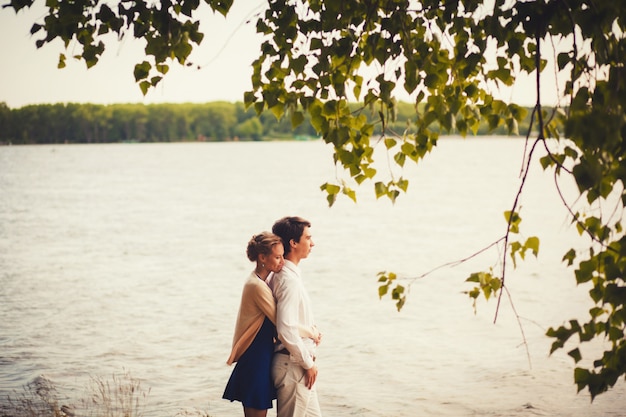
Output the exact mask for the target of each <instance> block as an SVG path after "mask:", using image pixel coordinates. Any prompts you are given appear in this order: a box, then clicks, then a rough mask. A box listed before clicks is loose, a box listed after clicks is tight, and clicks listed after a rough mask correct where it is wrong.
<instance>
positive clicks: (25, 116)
mask: <svg viewBox="0 0 626 417" xmlns="http://www.w3.org/2000/svg"><path fill="white" fill-rule="evenodd" d="M355 108H356V106H355ZM529 113H530V112H529ZM414 115H415V108H414V106H413V105H412V104H408V103H403V102H400V103H398V105H397V108H396V118H395V121H394V122H393V124H392V125H390V126H386V128H387V129H388V130H387V131H389V129H390V130H392V131H394V132H396V133H399V134H402V133H403V132H404V131H405V130H406V129H410V126H411V123H410V120H411V117H414ZM524 123H525V124H526V125H523V124H522V125H520V126H519V129H520V132H524V131H526V128H527V123H528V121H525V122H524ZM377 129H378V130H379V132H378V133H380V130H381V127H380V126H378V127H377ZM477 134H479V135H483V134H506V133H505V128H504V127H500V128H498V129H496V130H494V131H490V129H489V126H488V125H484V126H481V127H480V128H479V130H478V132H477ZM316 136H317V132H315V129H314V128H313V127H312V126H311V124H310V123H309V122H308V120H305V123H302V124H301V125H300V126H299V127H298V128H296V129H295V130H293V129H292V126H291V121H290V118H289V117H283V118H281V119H280V120H277V119H276V118H275V117H274V115H273V114H271V113H263V114H261V115H260V116H257V115H256V113H255V111H254V110H253V109H245V107H244V104H243V103H241V102H236V103H231V102H222V101H219V102H210V103H204V104H198V103H184V104H149V105H144V104H111V105H101V104H78V103H57V104H36V105H28V106H24V107H20V108H16V109H11V108H9V107H8V106H7V105H6V104H5V103H0V143H5V144H8V143H11V144H46V143H112V142H181V141H231V140H253V141H259V140H276V139H293V138H298V137H305V138H311V137H316Z"/></svg>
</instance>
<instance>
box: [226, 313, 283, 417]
mask: <svg viewBox="0 0 626 417" xmlns="http://www.w3.org/2000/svg"><path fill="white" fill-rule="evenodd" d="M275 332H276V327H274V325H273V324H272V322H271V321H270V320H269V319H268V318H267V317H266V318H265V320H264V321H263V325H262V326H261V329H260V330H259V332H258V333H257V335H256V337H255V338H254V340H253V341H252V344H251V345H250V347H249V348H248V349H247V350H246V351H245V352H244V353H243V355H241V357H240V358H239V360H238V361H237V363H236V364H235V369H233V373H232V374H231V375H230V379H229V380H228V384H226V389H225V390H224V395H223V396H222V398H224V399H227V400H230V401H241V402H242V404H243V406H244V407H250V408H256V409H258V410H267V409H268V408H272V400H274V399H275V398H276V389H275V388H274V382H273V381H272V356H273V355H274V334H275Z"/></svg>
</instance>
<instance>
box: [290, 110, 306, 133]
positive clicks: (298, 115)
mask: <svg viewBox="0 0 626 417" xmlns="http://www.w3.org/2000/svg"><path fill="white" fill-rule="evenodd" d="M303 121H304V115H303V114H302V112H301V111H295V112H293V113H292V114H291V128H292V129H295V128H296V127H298V126H300V125H301V124H302V122H303Z"/></svg>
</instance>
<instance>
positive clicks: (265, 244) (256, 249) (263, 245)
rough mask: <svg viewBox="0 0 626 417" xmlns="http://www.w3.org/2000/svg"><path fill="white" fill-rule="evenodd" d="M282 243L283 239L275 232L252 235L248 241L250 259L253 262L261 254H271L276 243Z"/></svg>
mask: <svg viewBox="0 0 626 417" xmlns="http://www.w3.org/2000/svg"><path fill="white" fill-rule="evenodd" d="M279 243H280V244H282V243H283V242H282V240H281V239H280V238H279V237H278V236H276V235H275V234H273V233H270V232H261V233H259V234H258V235H254V236H252V239H250V241H249V242H248V248H247V250H246V254H247V255H248V259H250V260H251V261H252V262H256V260H257V259H258V258H259V255H269V254H270V253H272V248H273V247H274V245H277V244H279Z"/></svg>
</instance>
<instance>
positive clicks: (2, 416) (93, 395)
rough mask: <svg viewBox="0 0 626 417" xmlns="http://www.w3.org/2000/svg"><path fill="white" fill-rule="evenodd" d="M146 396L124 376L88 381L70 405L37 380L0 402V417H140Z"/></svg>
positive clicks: (202, 416) (202, 415) (198, 416)
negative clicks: (83, 389) (87, 384)
mask: <svg viewBox="0 0 626 417" xmlns="http://www.w3.org/2000/svg"><path fill="white" fill-rule="evenodd" d="M149 394H150V389H148V390H144V389H143V388H142V387H141V381H140V380H139V379H137V378H133V377H132V376H131V375H130V373H129V372H124V373H123V374H118V375H116V374H114V375H113V376H112V378H111V379H110V380H105V379H102V378H99V377H91V381H90V385H89V387H88V388H87V394H86V395H85V397H84V398H83V399H81V400H79V401H76V402H72V401H71V400H70V399H69V398H65V397H62V396H61V395H59V393H58V391H57V389H56V387H55V386H54V384H53V383H52V382H51V381H50V380H48V379H47V378H45V377H43V376H40V377H37V378H35V379H34V380H33V381H31V382H29V383H28V384H27V385H26V386H24V389H23V391H22V392H16V393H15V395H14V396H8V397H7V398H1V399H0V417H87V416H89V417H144V415H145V409H146V405H147V403H148V399H149V398H148V396H149ZM177 416H180V417H182V416H193V417H210V416H209V414H208V413H206V412H204V411H200V410H194V411H192V412H190V411H180V412H179V413H177V414H176V416H174V417H177Z"/></svg>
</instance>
